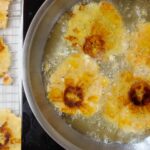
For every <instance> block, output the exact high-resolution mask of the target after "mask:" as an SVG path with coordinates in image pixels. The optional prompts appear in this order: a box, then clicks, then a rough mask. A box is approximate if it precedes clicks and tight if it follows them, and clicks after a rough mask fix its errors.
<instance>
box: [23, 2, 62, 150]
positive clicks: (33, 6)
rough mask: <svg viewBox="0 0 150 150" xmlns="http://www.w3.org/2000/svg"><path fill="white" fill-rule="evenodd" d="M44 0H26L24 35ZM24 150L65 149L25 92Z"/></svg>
mask: <svg viewBox="0 0 150 150" xmlns="http://www.w3.org/2000/svg"><path fill="white" fill-rule="evenodd" d="M43 2H44V0H24V37H25V35H26V32H27V29H28V27H29V25H30V23H31V20H32V19H33V17H34V15H35V13H36V12H37V10H38V8H39V7H40V6H41V4H42V3H43ZM22 133H23V135H22V150H42V149H43V150H63V148H62V147H60V146H59V145H58V144H57V143H56V142H55V141H53V140H52V139H51V138H50V137H49V136H48V135H47V133H45V131H44V130H43V129H42V128H41V126H40V125H39V123H38V122H37V120H36V119H35V117H34V115H33V113H32V111H31V109H30V107H29V104H28V102H27V100H26V97H25V94H24V92H23V132H22Z"/></svg>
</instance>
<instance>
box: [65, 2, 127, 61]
mask: <svg viewBox="0 0 150 150" xmlns="http://www.w3.org/2000/svg"><path fill="white" fill-rule="evenodd" d="M124 33H125V28H124V25H123V21H122V18H121V16H120V14H119V12H118V11H117V9H116V8H115V7H114V6H113V5H112V3H109V2H106V1H105V2H104V1H103V2H100V3H99V4H97V3H89V4H86V5H83V4H79V5H76V6H75V7H74V8H73V11H72V13H71V17H70V19H69V22H68V29H67V33H66V34H65V39H66V40H67V41H68V42H69V43H70V45H71V46H73V47H75V48H76V49H78V50H79V51H82V52H84V53H85V54H88V55H90V56H91V57H93V58H98V59H99V58H101V57H102V56H104V55H105V56H109V55H110V54H114V53H119V52H121V51H122V50H123V49H124V48H123V39H124V37H125V36H124V35H125V34H124Z"/></svg>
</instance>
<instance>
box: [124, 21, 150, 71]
mask: <svg viewBox="0 0 150 150" xmlns="http://www.w3.org/2000/svg"><path fill="white" fill-rule="evenodd" d="M149 41H150V23H144V24H140V25H139V26H138V31H137V32H135V33H134V34H133V35H132V43H131V49H130V50H129V51H128V54H127V58H128V61H129V62H130V63H131V65H132V66H133V67H134V68H137V67H139V65H140V66H143V67H149V68H150V42H149Z"/></svg>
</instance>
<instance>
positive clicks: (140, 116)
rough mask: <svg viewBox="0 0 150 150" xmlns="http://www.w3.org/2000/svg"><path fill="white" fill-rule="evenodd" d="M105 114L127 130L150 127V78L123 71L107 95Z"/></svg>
mask: <svg viewBox="0 0 150 150" xmlns="http://www.w3.org/2000/svg"><path fill="white" fill-rule="evenodd" d="M103 115H104V118H105V119H106V120H108V121H110V122H111V123H113V124H114V125H116V126H117V127H118V128H120V129H123V130H124V131H125V132H135V133H140V132H144V131H146V130H147V129H150V78H148V77H147V76H145V77H139V76H135V75H133V74H132V73H131V72H128V71H125V72H122V73H121V74H120V75H119V77H117V79H116V81H115V83H114V85H113V86H112V88H111V95H107V96H106V103H105V105H104V113H103Z"/></svg>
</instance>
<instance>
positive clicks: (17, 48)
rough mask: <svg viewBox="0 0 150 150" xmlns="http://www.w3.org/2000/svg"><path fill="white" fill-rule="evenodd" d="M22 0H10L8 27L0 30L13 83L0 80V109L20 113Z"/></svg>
mask: <svg viewBox="0 0 150 150" xmlns="http://www.w3.org/2000/svg"><path fill="white" fill-rule="evenodd" d="M22 3H23V1H22V0H12V2H11V4H10V8H9V14H8V27H7V28H6V29H2V30H0V36H2V37H3V38H4V41H5V43H6V44H7V45H8V47H9V49H10V52H11V56H12V64H11V67H10V69H9V74H10V76H11V77H12V78H13V84H12V85H9V86H6V85H3V83H2V81H1V80H0V109H1V108H9V109H11V110H12V111H13V112H14V113H16V114H17V115H21V111H22V108H21V106H22V105H21V101H22V84H21V76H22V74H21V57H22V56H21V55H22V12H23V11H22Z"/></svg>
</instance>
